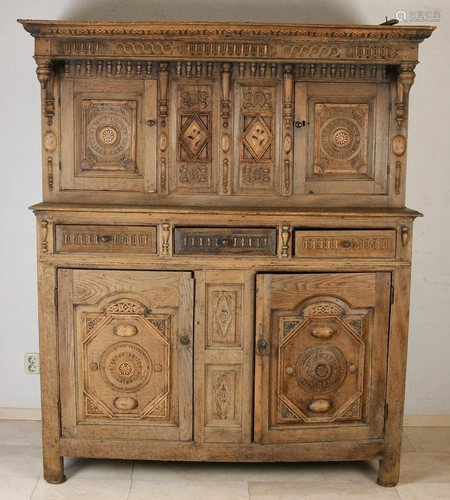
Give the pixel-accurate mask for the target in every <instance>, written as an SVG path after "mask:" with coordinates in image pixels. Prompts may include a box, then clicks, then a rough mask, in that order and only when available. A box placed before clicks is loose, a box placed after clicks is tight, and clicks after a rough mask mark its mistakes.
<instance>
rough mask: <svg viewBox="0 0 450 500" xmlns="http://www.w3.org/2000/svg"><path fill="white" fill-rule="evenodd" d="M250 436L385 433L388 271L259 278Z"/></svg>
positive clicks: (275, 438) (270, 439) (324, 437)
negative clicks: (252, 416)
mask: <svg viewBox="0 0 450 500" xmlns="http://www.w3.org/2000/svg"><path fill="white" fill-rule="evenodd" d="M257 290H258V291H257V308H256V318H257V319H256V324H257V333H256V335H257V339H256V346H257V347H256V353H257V356H256V371H255V380H256V387H257V390H256V394H255V401H256V405H255V419H256V423H255V440H257V441H262V442H263V443H289V442H302V441H303V442H307V441H336V440H342V439H346V440H348V439H358V440H360V439H361V440H362V439H374V438H381V437H382V436H383V426H384V401H385V395H386V367H387V341H388V320H389V296H390V293H389V292H390V274H389V273H377V274H375V273H372V274H304V275H299V274H294V275H284V274H277V275H259V276H258V277H257Z"/></svg>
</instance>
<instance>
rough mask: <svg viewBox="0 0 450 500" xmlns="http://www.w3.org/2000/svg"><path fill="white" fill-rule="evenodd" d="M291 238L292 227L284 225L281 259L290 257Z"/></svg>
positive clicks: (282, 229)
mask: <svg viewBox="0 0 450 500" xmlns="http://www.w3.org/2000/svg"><path fill="white" fill-rule="evenodd" d="M290 237H291V227H290V226H288V225H287V224H285V225H283V226H282V228H281V244H282V247H281V257H283V258H287V257H289V240H290Z"/></svg>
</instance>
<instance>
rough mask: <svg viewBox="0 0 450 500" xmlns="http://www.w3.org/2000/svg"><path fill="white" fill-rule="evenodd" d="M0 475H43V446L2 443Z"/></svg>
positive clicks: (0, 446)
mask: <svg viewBox="0 0 450 500" xmlns="http://www.w3.org/2000/svg"><path fill="white" fill-rule="evenodd" d="M0 475H5V476H42V448H40V447H39V446H15V445H0Z"/></svg>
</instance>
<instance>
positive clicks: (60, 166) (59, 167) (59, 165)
mask: <svg viewBox="0 0 450 500" xmlns="http://www.w3.org/2000/svg"><path fill="white" fill-rule="evenodd" d="M59 170H61V162H59Z"/></svg>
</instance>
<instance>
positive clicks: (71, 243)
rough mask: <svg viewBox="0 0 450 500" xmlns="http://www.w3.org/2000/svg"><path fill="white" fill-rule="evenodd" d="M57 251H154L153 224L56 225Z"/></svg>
mask: <svg viewBox="0 0 450 500" xmlns="http://www.w3.org/2000/svg"><path fill="white" fill-rule="evenodd" d="M55 239H56V252H57V253H63V252H90V253H130V254H135V253H138V254H141V253H146V254H153V253H156V228H155V227H129V226H82V225H57V226H56V234H55Z"/></svg>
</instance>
